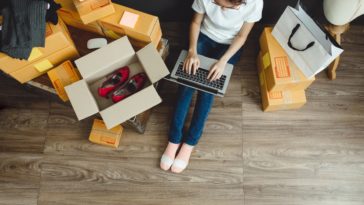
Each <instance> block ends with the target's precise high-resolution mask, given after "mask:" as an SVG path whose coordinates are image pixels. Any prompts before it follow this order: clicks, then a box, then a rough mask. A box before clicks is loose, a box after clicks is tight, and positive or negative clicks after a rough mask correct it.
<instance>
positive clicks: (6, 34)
mask: <svg viewBox="0 0 364 205" xmlns="http://www.w3.org/2000/svg"><path fill="white" fill-rule="evenodd" d="M1 13H2V15H3V26H2V35H1V48H0V50H1V51H2V52H4V53H6V54H7V55H9V56H11V57H13V58H19V59H28V57H29V55H30V52H31V50H32V48H33V47H44V42H45V40H44V39H45V38H44V37H45V26H46V13H47V2H45V1H43V0H9V3H8V6H5V7H4V8H3V9H2V11H1Z"/></svg>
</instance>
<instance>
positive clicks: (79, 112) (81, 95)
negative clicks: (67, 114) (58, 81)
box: [65, 80, 99, 120]
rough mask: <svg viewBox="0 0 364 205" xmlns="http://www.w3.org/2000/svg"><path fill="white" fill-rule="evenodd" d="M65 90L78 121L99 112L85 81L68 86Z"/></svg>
mask: <svg viewBox="0 0 364 205" xmlns="http://www.w3.org/2000/svg"><path fill="white" fill-rule="evenodd" d="M65 90H66V93H67V95H68V98H69V99H70V102H71V104H72V107H73V109H74V110H75V113H76V116H77V118H78V120H82V119H85V118H86V117H89V116H91V115H94V114H95V113H97V112H98V111H99V108H98V106H97V103H96V102H95V99H94V97H93V96H92V93H91V92H90V90H89V88H88V85H87V83H86V81H85V80H80V81H77V82H75V83H73V84H71V85H68V86H66V87H65Z"/></svg>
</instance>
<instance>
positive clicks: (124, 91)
mask: <svg viewBox="0 0 364 205" xmlns="http://www.w3.org/2000/svg"><path fill="white" fill-rule="evenodd" d="M146 81H147V76H146V75H145V73H138V74H136V75H134V76H133V77H131V78H130V80H129V82H128V83H127V84H125V85H124V86H122V87H120V88H118V89H117V90H115V91H114V92H113V94H112V101H113V102H114V103H117V102H119V101H121V100H123V99H125V98H127V97H128V96H130V95H131V94H133V93H136V92H138V91H139V90H141V89H142V88H143V87H144V84H145V82H146Z"/></svg>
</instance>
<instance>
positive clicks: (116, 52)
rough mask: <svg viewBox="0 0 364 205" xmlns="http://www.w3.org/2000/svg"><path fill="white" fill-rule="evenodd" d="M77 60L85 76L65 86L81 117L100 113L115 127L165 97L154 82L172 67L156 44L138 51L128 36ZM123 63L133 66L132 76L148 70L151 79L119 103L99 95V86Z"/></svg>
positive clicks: (78, 116)
mask: <svg viewBox="0 0 364 205" xmlns="http://www.w3.org/2000/svg"><path fill="white" fill-rule="evenodd" d="M75 64H76V67H77V68H78V69H79V72H80V73H81V76H82V77H83V79H82V80H80V81H77V82H75V83H73V84H71V85H68V86H66V87H65V90H66V93H67V95H68V97H69V99H70V102H71V104H72V106H73V109H74V110H75V113H76V115H77V118H78V119H79V120H82V119H84V118H87V117H89V116H92V115H94V114H96V113H100V115H101V117H102V119H103V120H104V122H105V125H106V127H107V128H108V129H111V128H113V127H115V126H116V125H118V124H121V123H123V122H125V121H126V120H128V119H130V118H132V117H133V116H135V115H137V114H139V113H141V112H144V111H146V110H148V109H150V108H152V107H154V106H155V105H157V104H159V103H160V102H161V101H162V100H161V98H160V97H159V95H158V93H157V91H156V89H155V88H154V86H153V83H156V82H157V81H159V80H160V79H161V78H163V77H164V76H166V75H168V74H169V71H168V68H167V67H166V65H165V63H164V61H163V59H162V58H161V56H160V55H159V53H158V51H157V50H156V49H155V48H154V46H153V45H152V44H148V45H147V46H145V47H144V48H142V49H141V50H139V51H138V52H135V51H134V49H133V47H132V46H131V44H130V42H129V40H128V38H127V37H123V38H120V39H118V40H115V41H113V42H111V43H110V44H108V45H106V46H104V47H102V48H100V49H98V50H96V51H94V52H92V53H89V54H88V55H86V56H84V57H82V58H80V59H78V60H76V61H75ZM123 66H129V68H130V72H131V73H130V76H133V75H134V74H136V73H139V72H145V73H146V75H147V76H148V79H149V82H148V83H147V84H146V85H145V86H144V88H143V89H142V90H140V91H139V92H137V93H134V94H133V95H131V96H129V97H128V98H126V99H124V100H122V101H120V102H118V103H113V102H112V101H111V99H106V98H102V97H99V96H98V93H97V88H98V87H99V86H100V85H101V84H102V82H104V81H105V79H106V78H107V76H108V75H109V74H112V73H113V72H114V71H115V70H117V69H119V68H121V67H123Z"/></svg>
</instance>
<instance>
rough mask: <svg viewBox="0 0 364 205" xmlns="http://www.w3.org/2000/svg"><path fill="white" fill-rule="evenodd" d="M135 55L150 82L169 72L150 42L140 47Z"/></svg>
mask: <svg viewBox="0 0 364 205" xmlns="http://www.w3.org/2000/svg"><path fill="white" fill-rule="evenodd" d="M136 55H137V56H138V59H139V61H140V63H141V64H142V66H143V68H144V70H145V72H146V73H147V75H148V77H149V80H150V81H151V82H152V83H155V82H157V81H159V80H160V79H162V78H163V77H165V76H166V75H168V74H169V70H168V68H167V66H166V64H165V63H164V61H163V59H162V57H161V55H160V54H159V53H158V51H157V50H156V49H155V47H154V45H153V44H151V43H150V44H148V45H147V46H145V47H144V48H142V49H140V50H139V51H138V52H137V53H136Z"/></svg>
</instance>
